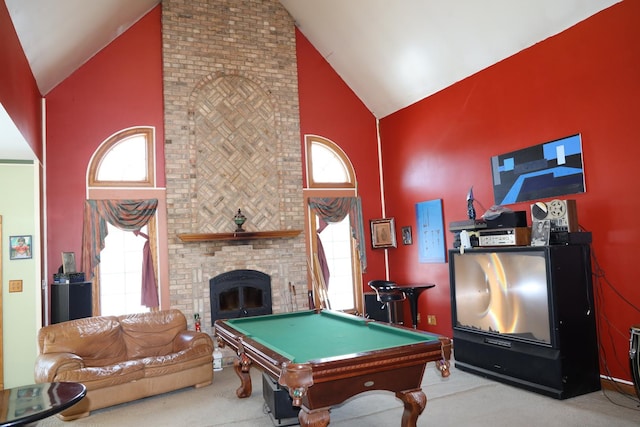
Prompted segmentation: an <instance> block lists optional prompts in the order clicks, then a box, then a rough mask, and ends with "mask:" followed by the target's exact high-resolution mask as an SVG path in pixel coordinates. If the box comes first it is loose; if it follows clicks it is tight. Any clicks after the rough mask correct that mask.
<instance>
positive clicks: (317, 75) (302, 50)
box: [296, 30, 385, 291]
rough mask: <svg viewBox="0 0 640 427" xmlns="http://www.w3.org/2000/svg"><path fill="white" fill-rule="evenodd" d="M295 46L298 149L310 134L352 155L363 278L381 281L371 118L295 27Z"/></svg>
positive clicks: (379, 208)
mask: <svg viewBox="0 0 640 427" xmlns="http://www.w3.org/2000/svg"><path fill="white" fill-rule="evenodd" d="M296 46H297V47H296V53H297V56H298V90H299V96H300V138H301V144H302V147H303V148H302V153H303V155H304V136H305V135H308V134H314V135H319V136H322V137H324V138H328V139H330V140H331V141H333V142H335V143H336V144H338V145H339V146H340V148H342V150H343V151H344V152H345V153H346V154H347V156H348V157H349V158H350V159H351V162H352V163H353V167H354V169H355V171H356V179H357V180H358V194H359V195H360V197H361V199H362V211H363V212H362V215H363V217H364V221H365V225H364V230H365V238H366V248H367V264H368V268H367V272H366V273H365V274H364V277H363V282H364V283H365V284H366V283H367V282H368V281H369V280H374V279H384V278H385V267H384V252H383V251H381V250H375V251H374V250H372V249H371V238H370V233H369V231H368V230H369V220H370V219H375V218H381V217H382V203H381V200H380V178H379V175H378V152H377V134H376V119H375V117H374V116H373V114H372V113H371V112H370V111H369V110H368V109H367V108H366V107H365V106H364V104H363V103H362V102H361V101H360V99H358V97H356V95H355V94H354V93H353V91H352V90H351V89H350V88H349V87H348V86H347V85H346V84H345V83H344V82H343V81H342V79H341V78H340V77H339V76H338V75H337V74H336V73H335V71H333V69H332V68H331V66H330V65H329V63H328V62H327V61H325V59H324V58H323V57H322V56H321V55H320V53H319V52H318V51H317V50H316V49H315V48H314V47H313V46H312V45H311V43H310V42H309V41H308V40H307V39H306V37H305V36H304V35H303V34H302V33H300V31H298V30H296ZM303 164H304V163H303ZM365 290H367V291H370V289H369V288H368V286H367V287H366V289H365Z"/></svg>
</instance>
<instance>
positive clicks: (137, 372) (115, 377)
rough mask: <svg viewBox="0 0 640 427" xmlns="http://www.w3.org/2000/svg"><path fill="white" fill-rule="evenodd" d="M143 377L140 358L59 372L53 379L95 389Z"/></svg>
mask: <svg viewBox="0 0 640 427" xmlns="http://www.w3.org/2000/svg"><path fill="white" fill-rule="evenodd" d="M141 378H144V364H143V363H142V361H140V360H128V361H126V362H121V363H116V364H114V365H109V366H99V367H98V366H94V367H87V368H82V369H76V370H73V371H62V372H59V373H58V374H57V375H56V377H55V381H60V382H74V383H83V384H84V385H85V386H86V387H87V390H95V389H98V388H103V387H110V386H114V385H118V384H125V383H129V382H131V381H135V380H139V379H141Z"/></svg>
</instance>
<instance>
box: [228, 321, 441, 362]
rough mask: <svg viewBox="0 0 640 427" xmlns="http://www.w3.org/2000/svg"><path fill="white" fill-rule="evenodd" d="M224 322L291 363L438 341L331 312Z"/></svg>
mask: <svg viewBox="0 0 640 427" xmlns="http://www.w3.org/2000/svg"><path fill="white" fill-rule="evenodd" d="M226 323H227V324H229V325H230V326H232V327H233V328H234V329H236V330H237V331H238V332H240V333H242V334H243V335H245V336H246V337H247V338H251V339H253V340H254V341H256V342H259V343H260V344H262V345H264V346H265V347H268V348H270V349H271V350H273V351H275V352H277V353H279V354H280V355H282V356H283V357H286V358H287V359H289V360H291V361H292V362H295V363H306V362H309V361H311V360H319V359H326V358H333V357H339V356H340V357H344V356H345V355H348V354H354V353H362V352H368V351H375V350H383V349H387V348H391V347H398V346H404V345H411V344H419V343H425V342H438V337H437V336H435V335H429V334H426V333H422V332H414V331H411V330H408V329H407V330H405V329H400V328H398V327H394V326H390V325H388V324H386V323H378V322H371V321H369V320H367V319H364V318H361V317H356V316H352V315H348V314H343V313H340V312H332V311H323V312H320V313H319V314H316V312H315V311H301V312H293V313H285V314H273V315H266V316H257V317H244V318H238V319H230V320H227V321H226Z"/></svg>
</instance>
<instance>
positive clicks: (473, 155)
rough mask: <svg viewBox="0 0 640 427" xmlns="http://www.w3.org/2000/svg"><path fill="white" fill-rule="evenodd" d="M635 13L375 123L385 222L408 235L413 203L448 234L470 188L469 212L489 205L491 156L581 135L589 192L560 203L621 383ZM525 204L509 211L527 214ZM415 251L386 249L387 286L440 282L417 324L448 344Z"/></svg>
mask: <svg viewBox="0 0 640 427" xmlns="http://www.w3.org/2000/svg"><path fill="white" fill-rule="evenodd" d="M638 16H640V2H629V1H627V2H622V3H619V4H616V5H615V6H613V7H611V8H610V9H607V10H605V11H603V12H601V13H599V14H597V15H595V16H593V17H591V18H589V19H588V20H586V21H584V22H582V23H580V24H578V25H576V26H575V27H573V28H570V29H569V30H567V31H565V32H563V33H561V34H559V35H557V36H555V37H552V38H550V39H547V40H545V41H543V42H541V43H539V44H537V45H534V46H533V47H531V48H529V49H527V50H525V51H523V52H521V53H518V54H517V55H515V56H513V57H511V58H508V59H506V60H504V61H502V62H500V63H498V64H495V65H494V66H492V67H490V68H488V69H486V70H483V71H481V72H479V73H477V74H476V75H474V76H471V77H469V78H467V79H465V80H464V81H461V82H459V83H457V84H455V85H453V86H451V87H449V88H447V89H445V90H443V91H441V92H439V93H437V94H435V95H433V96H430V97H428V98H426V99H424V100H422V101H420V102H418V103H416V104H414V105H412V106H410V107H407V108H405V109H403V110H401V111H399V112H397V113H395V114H392V115H390V116H388V117H386V118H384V119H382V120H381V122H380V128H381V140H382V152H383V160H384V163H383V168H384V171H385V184H386V185H385V194H386V202H387V206H388V215H389V216H393V217H395V218H396V223H397V225H398V226H402V225H412V226H413V227H414V230H415V225H416V224H415V223H416V219H415V211H414V205H415V203H417V202H421V201H426V200H432V199H442V200H443V206H444V222H445V228H448V227H447V224H448V223H450V222H452V221H458V220H464V219H466V200H465V199H466V194H467V191H468V190H469V187H471V186H472V185H473V189H474V195H475V198H476V200H477V204H476V209H477V211H478V215H481V214H482V213H484V212H485V210H486V209H488V208H489V207H491V205H493V204H494V199H493V190H492V180H491V165H490V158H491V157H492V156H494V155H498V154H503V153H507V152H510V151H513V150H516V149H520V148H525V147H528V146H532V145H536V144H540V143H543V142H546V141H551V140H555V139H558V138H561V137H565V136H569V135H572V134H576V133H580V134H581V135H582V149H583V161H584V170H585V181H586V192H585V193H583V194H576V195H571V196H566V197H562V198H572V199H575V200H576V202H577V207H578V218H579V223H580V225H581V227H583V228H584V229H586V230H588V231H591V232H592V233H593V246H592V247H593V249H594V253H595V255H596V257H597V262H598V264H599V266H600V267H601V269H602V271H601V272H600V273H601V274H602V275H603V276H602V277H598V278H597V280H596V281H595V283H594V288H595V292H596V293H597V297H596V299H597V301H596V302H597V304H596V306H597V319H598V325H599V337H600V340H601V357H602V359H604V360H606V362H607V366H608V368H606V367H605V365H604V364H602V373H604V374H609V375H612V376H614V377H617V378H624V379H629V378H631V376H630V373H629V363H628V346H629V344H628V340H629V328H630V326H631V325H633V324H638V323H640V315H639V314H638V307H639V306H640V286H639V285H638V283H637V279H636V277H635V273H634V269H633V266H634V264H635V263H636V262H638V260H637V244H638V242H640V228H639V227H638V226H637V215H638V212H640V199H639V198H638V197H636V195H635V194H634V193H635V190H636V185H637V183H638V182H639V173H638V165H637V159H638V158H640V144H638V132H639V130H638V122H639V119H640V109H639V108H638V99H640V27H639V26H638V25H637V17H638ZM529 204H530V203H522V204H517V205H510V206H508V207H509V208H511V209H514V210H526V211H527V215H529ZM445 233H446V236H445V237H446V243H447V244H446V246H447V248H451V247H453V235H452V234H451V233H449V232H445ZM417 251H418V247H417V245H415V244H414V245H413V246H399V247H398V249H396V250H393V251H390V269H391V272H392V274H391V275H392V278H393V279H394V280H396V281H398V282H401V283H402V282H420V281H433V282H435V283H437V287H436V288H435V289H432V290H430V291H427V293H426V294H427V296H426V297H423V298H422V299H421V307H420V310H421V312H422V313H423V314H427V313H428V314H435V315H437V321H438V325H437V326H436V327H430V326H427V325H426V323H425V321H426V316H424V315H423V317H425V319H423V321H422V323H421V325H420V326H421V327H422V328H423V329H430V330H433V331H435V332H439V333H443V334H446V335H450V334H451V333H452V327H451V318H450V316H451V314H450V294H449V277H448V265H447V264H420V263H418V262H417V258H418V253H417ZM594 267H595V266H594ZM607 369H609V371H607Z"/></svg>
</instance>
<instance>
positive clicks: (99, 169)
mask: <svg viewBox="0 0 640 427" xmlns="http://www.w3.org/2000/svg"><path fill="white" fill-rule="evenodd" d="M153 166H154V162H153V128H149V127H138V128H133V129H127V130H124V131H122V132H118V133H117V134H115V135H113V136H112V137H111V138H109V139H107V140H106V141H105V142H104V143H102V145H101V146H100V148H99V149H98V150H97V151H96V152H95V154H94V156H93V158H92V160H91V165H90V167H89V186H90V187H152V186H153V185H154V177H155V173H154V172H155V171H154V167H153Z"/></svg>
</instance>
